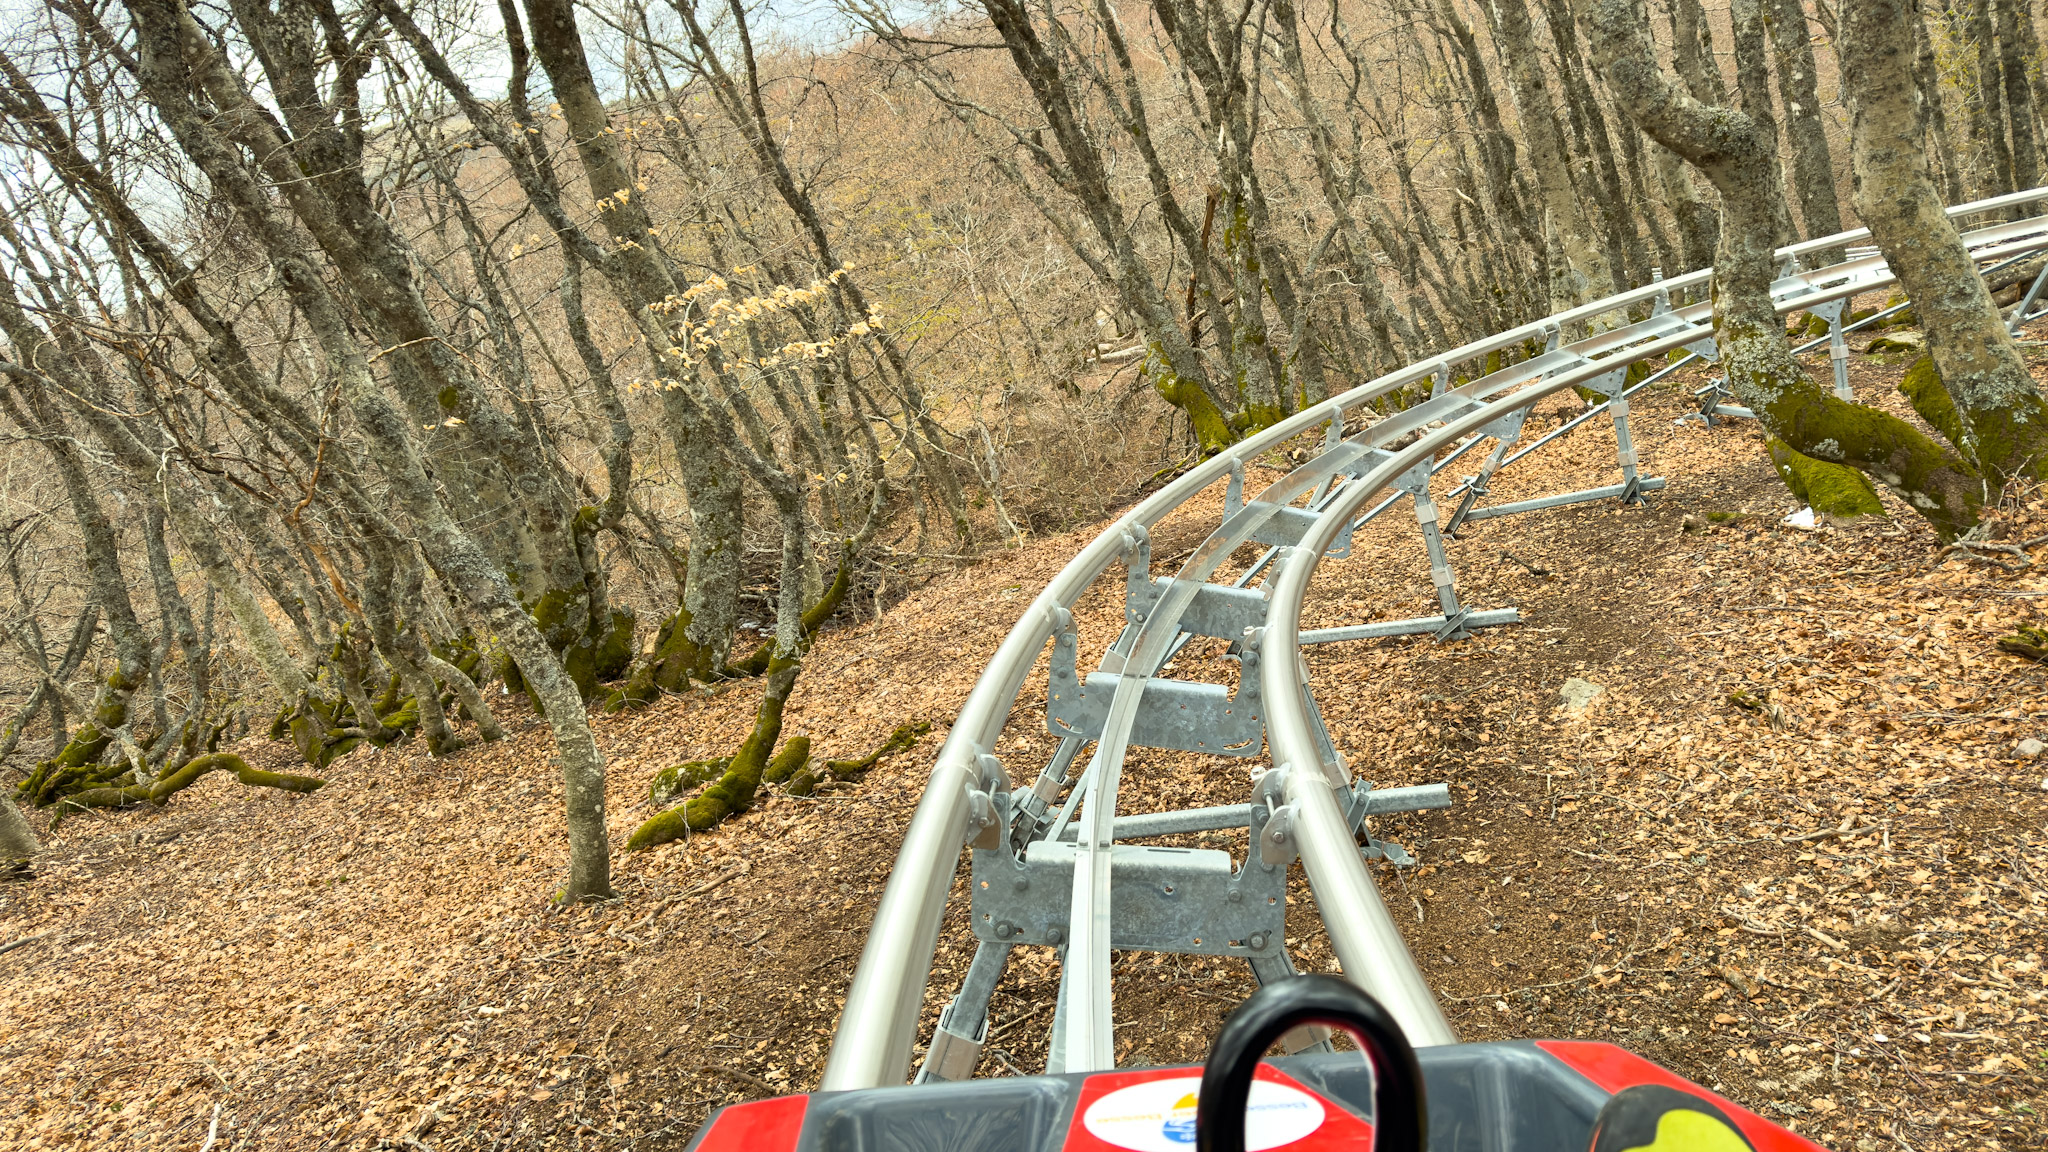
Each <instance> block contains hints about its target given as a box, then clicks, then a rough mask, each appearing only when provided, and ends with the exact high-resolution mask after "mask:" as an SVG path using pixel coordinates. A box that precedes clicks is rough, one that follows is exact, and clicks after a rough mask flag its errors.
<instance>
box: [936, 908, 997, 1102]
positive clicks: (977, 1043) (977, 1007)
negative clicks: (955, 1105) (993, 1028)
mask: <svg viewBox="0 0 2048 1152" xmlns="http://www.w3.org/2000/svg"><path fill="white" fill-rule="evenodd" d="M1009 963H1010V946H1009V945H1008V944H995V943H991V942H989V941H987V940H984V941H982V942H981V943H980V944H979V945H978V946H977V947H976V948H975V949H974V962H973V963H971V964H969V965H968V966H967V979H966V980H965V981H963V982H962V983H961V985H960V994H959V995H958V996H955V997H953V1002H952V1003H950V1004H948V1005H946V1010H945V1011H944V1012H941V1013H939V1026H938V1028H937V1029H935V1030H934V1031H933V1032H932V1045H931V1047H930V1048H927V1049H925V1053H924V1063H923V1064H921V1065H919V1066H918V1069H917V1079H916V1080H915V1083H918V1084H927V1083H930V1082H931V1081H934V1080H970V1079H973V1077H974V1069H975V1068H976V1067H977V1066H978V1065H979V1064H980V1063H981V1046H982V1045H983V1044H985V1043H987V1042H988V1001H989V997H991V996H993V995H995V991H996V983H997V981H1000V980H1001V979H1002V978H1003V969H1004V968H1005V967H1006V966H1008V964H1009Z"/></svg>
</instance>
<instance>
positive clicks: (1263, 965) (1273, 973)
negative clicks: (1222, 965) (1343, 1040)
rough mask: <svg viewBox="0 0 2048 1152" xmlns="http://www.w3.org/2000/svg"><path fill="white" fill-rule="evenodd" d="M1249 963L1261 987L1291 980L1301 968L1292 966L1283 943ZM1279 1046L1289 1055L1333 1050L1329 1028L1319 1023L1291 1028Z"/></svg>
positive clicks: (1291, 960)
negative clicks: (1272, 953) (1268, 953)
mask: <svg viewBox="0 0 2048 1152" xmlns="http://www.w3.org/2000/svg"><path fill="white" fill-rule="evenodd" d="M1251 965H1252V975H1254V976H1256V977H1258V980H1259V987H1261V988H1263V987H1265V986H1266V985H1268V984H1271V983H1273V982H1274V981H1277V980H1291V979H1293V978H1294V977H1296V976H1299V975H1301V969H1299V968H1296V967H1295V966H1294V957H1292V956H1289V955H1288V954H1287V946H1286V945H1285V944H1282V945H1281V946H1280V948H1279V950H1278V952H1277V954H1275V955H1272V956H1254V957H1252V958H1251ZM1280 1047H1281V1048H1282V1049H1283V1050H1284V1051H1286V1053H1287V1054H1288V1055H1289V1056H1293V1055H1295V1054H1296V1053H1299V1052H1331V1051H1335V1049H1333V1048H1331V1047H1330V1030H1329V1029H1328V1028H1324V1027H1322V1026H1321V1025H1319V1024H1304V1025H1302V1026H1301V1027H1299V1028H1296V1029H1293V1030H1292V1031H1290V1032H1288V1033H1287V1034H1286V1035H1285V1036H1282V1037H1280Z"/></svg>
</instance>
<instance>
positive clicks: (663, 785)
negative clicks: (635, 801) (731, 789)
mask: <svg viewBox="0 0 2048 1152" xmlns="http://www.w3.org/2000/svg"><path fill="white" fill-rule="evenodd" d="M731 764H732V757H730V756H716V757H713V758H711V759H709V760H690V761H686V762H684V763H681V764H671V765H669V766H668V767H666V768H663V769H662V770H661V771H659V772H656V773H655V774H654V783H653V785H652V786H651V787H649V788H648V790H647V798H648V800H650V801H652V802H653V803H655V804H658V805H666V804H667V803H668V802H669V801H671V800H674V799H675V798H676V797H678V796H681V795H682V794H683V793H685V792H688V791H690V790H691V789H693V788H696V787H698V786H700V785H702V784H704V783H705V782H706V781H709V780H716V779H718V778H719V777H720V776H723V775H725V770H726V768H727V767H728V766H730V765H731Z"/></svg>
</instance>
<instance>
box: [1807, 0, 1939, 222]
mask: <svg viewBox="0 0 2048 1152" xmlns="http://www.w3.org/2000/svg"><path fill="white" fill-rule="evenodd" d="M1835 58H1836V59H1837V61H1839V60H1840V59H1841V40H1840V38H1839V36H1838V37H1837V39H1836V41H1835ZM1913 84H1914V87H1915V88H1917V89H1918V90H1919V93H1920V101H1919V117H1918V119H1919V125H1920V138H1921V139H1922V140H1924V141H1925V142H1926V147H1927V151H1928V153H1929V154H1930V155H1931V156H1932V158H1933V164H1934V169H1935V171H1936V172H1937V173H1938V174H1939V175H1940V177H1941V192H1942V196H1943V198H1944V200H1945V201H1946V202H1947V203H1950V204H1958V203H1961V202H1962V201H1963V200H1964V199H1965V197H1966V195H1967V193H1966V192H1965V191H1964V189H1963V173H1962V165H1961V164H1960V163H1959V162H1958V161H1957V160H1956V155H1955V148H1954V142H1953V141H1951V140H1950V139H1949V132H1948V112H1947V110H1946V108H1945V106H1944V104H1943V102H1942V96H1941V69H1940V66H1939V61H1937V60H1936V59H1935V54H1934V37H1933V35H1932V34H1931V33H1929V32H1928V30H1927V21H1926V20H1925V19H1923V18H1922V17H1920V16H1919V15H1915V16H1914V17H1913Z"/></svg>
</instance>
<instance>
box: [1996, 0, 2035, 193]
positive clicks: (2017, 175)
mask: <svg viewBox="0 0 2048 1152" xmlns="http://www.w3.org/2000/svg"><path fill="white" fill-rule="evenodd" d="M1996 2H1997V4H1998V70H1999V74H2000V76H2001V78H2002V79H2003V80H2004V82H2005V117H2006V123H2007V126H2008V127H2009V128H2010V129H2011V130H2012V179H2013V190H2014V191H2018V190H2020V189H2022V188H2032V187H2034V186H2035V185H2036V184H2039V183H2040V182H2041V160H2040V149H2039V148H2038V147H2037V145H2036V141H2035V139H2034V106H2033V105H2034V101H2033V89H2032V88H2031V87H2030V86H2029V85H2028V83H2027V56H2026V47H2027V42H2026V38H2025V37H2024V36H2022V34H2021V32H2020V25H2021V22H2022V21H2024V22H2026V23H2027V24H2029V25H2031V24H2032V23H2033V13H2031V12H2029V11H2027V6H2026V5H2025V4H2024V3H2023V2H2022V0H1996ZM2017 211H2018V212H2019V216H2015V217H2014V219H2019V218H2020V217H2021V216H2030V215H2032V214H2033V213H2034V211H2035V206H2033V205H2028V206H2026V207H2024V208H2021V209H2018V210H2017Z"/></svg>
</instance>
